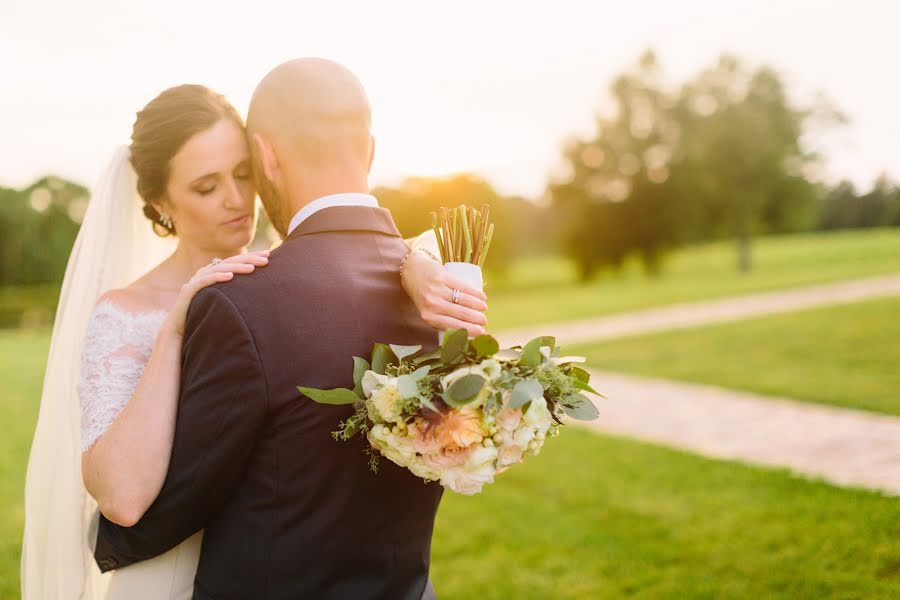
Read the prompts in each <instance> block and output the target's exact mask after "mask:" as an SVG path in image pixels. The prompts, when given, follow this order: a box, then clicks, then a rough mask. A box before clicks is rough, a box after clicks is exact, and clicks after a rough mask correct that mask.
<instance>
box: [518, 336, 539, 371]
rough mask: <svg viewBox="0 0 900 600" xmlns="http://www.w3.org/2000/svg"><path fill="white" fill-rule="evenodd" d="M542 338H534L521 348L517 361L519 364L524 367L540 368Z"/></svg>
mask: <svg viewBox="0 0 900 600" xmlns="http://www.w3.org/2000/svg"><path fill="white" fill-rule="evenodd" d="M543 339H544V338H534V339H533V340H531V341H530V342H528V343H527V344H525V347H524V348H522V358H520V359H519V364H520V365H522V366H524V367H535V368H536V367H539V366H541V360H542V356H541V346H542V344H541V341H542V340H543Z"/></svg>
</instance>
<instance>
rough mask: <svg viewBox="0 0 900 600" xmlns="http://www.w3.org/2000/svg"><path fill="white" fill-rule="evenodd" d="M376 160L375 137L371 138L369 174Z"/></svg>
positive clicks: (371, 136)
mask: <svg viewBox="0 0 900 600" xmlns="http://www.w3.org/2000/svg"><path fill="white" fill-rule="evenodd" d="M374 160H375V136H374V135H370V136H369V167H368V168H367V169H366V171H367V172H370V171H371V170H372V161H374Z"/></svg>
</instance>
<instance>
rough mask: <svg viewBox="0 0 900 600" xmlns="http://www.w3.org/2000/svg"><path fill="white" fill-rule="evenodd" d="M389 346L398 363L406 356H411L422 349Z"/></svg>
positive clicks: (420, 347)
mask: <svg viewBox="0 0 900 600" xmlns="http://www.w3.org/2000/svg"><path fill="white" fill-rule="evenodd" d="M390 346H391V350H392V351H393V352H394V356H396V357H397V360H398V361H402V360H403V359H404V358H406V357H407V356H412V355H413V354H415V353H416V352H418V351H419V350H421V349H422V346H397V345H394V344H391V345H390Z"/></svg>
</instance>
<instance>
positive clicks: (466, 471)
mask: <svg viewBox="0 0 900 600" xmlns="http://www.w3.org/2000/svg"><path fill="white" fill-rule="evenodd" d="M496 461H497V449H496V448H490V447H480V448H478V449H476V450H475V451H474V452H472V454H471V455H470V456H469V460H468V461H466V464H465V465H463V466H461V467H455V468H453V469H448V470H446V471H444V472H443V473H441V485H443V486H444V487H446V488H448V489H450V490H453V491H454V492H457V493H459V494H465V495H467V496H471V495H473V494H477V493H478V492H480V491H481V488H482V487H484V485H485V484H486V483H492V482H493V481H494V473H495V472H496V468H495V463H496Z"/></svg>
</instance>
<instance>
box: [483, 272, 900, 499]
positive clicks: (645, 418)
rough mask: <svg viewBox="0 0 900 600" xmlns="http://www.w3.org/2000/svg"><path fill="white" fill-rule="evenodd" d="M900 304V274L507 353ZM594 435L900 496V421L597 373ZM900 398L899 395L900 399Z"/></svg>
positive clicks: (506, 334)
mask: <svg viewBox="0 0 900 600" xmlns="http://www.w3.org/2000/svg"><path fill="white" fill-rule="evenodd" d="M897 295H900V275H898V274H895V275H889V276H883V277H871V278H867V279H858V280H852V281H842V282H838V283H831V284H823V285H815V286H809V287H803V288H795V289H791V290H783V291H775V292H766V293H759V294H752V295H747V296H740V297H733V298H725V299H722V300H711V301H704V302H695V303H690V304H680V305H675V306H667V307H663V308H656V309H651V310H644V311H639V312H632V313H627V314H620V315H612V316H606V317H599V318H595V319H586V320H581V321H568V322H564V323H555V324H554V323H549V324H544V325H541V326H539V327H529V328H522V329H517V330H507V331H503V332H501V333H500V335H499V336H498V337H499V338H500V341H501V343H502V345H504V346H511V345H514V344H523V343H525V342H527V341H528V340H530V339H532V338H534V337H537V336H539V335H547V334H553V335H555V336H556V338H557V342H558V343H559V344H563V345H571V344H574V343H577V342H592V341H602V340H609V339H613V338H619V337H626V336H634V335H642V334H647V333H653V332H656V331H664V330H672V329H684V328H688V327H697V326H701V325H707V324H712V323H724V322H729V321H739V320H741V319H747V318H750V317H756V316H762V315H770V314H777V313H785V312H790V311H797V310H803V309H808V308H814V307H820V306H827V305H832V304H843V303H850V302H858V301H860V300H866V299H871V298H879V297H887V296H897ZM591 383H592V385H593V386H594V387H595V388H596V389H597V390H599V391H600V392H602V393H603V394H604V395H605V396H606V397H607V399H605V400H604V399H602V398H598V399H596V400H597V406H598V408H599V410H600V418H599V419H598V420H597V421H595V422H594V423H592V424H591V425H590V426H591V427H594V428H596V429H599V430H602V431H606V432H611V433H616V434H622V435H627V436H630V437H635V438H639V439H643V440H647V441H651V442H656V443H660V444H665V445H670V446H674V447H677V448H683V449H687V450H691V451H694V452H697V453H700V454H704V455H707V456H711V457H715V458H724V459H737V460H742V461H746V462H749V463H755V464H760V465H768V466H776V467H785V468H788V469H790V470H792V471H794V472H796V473H800V474H804V475H808V476H812V477H817V478H822V479H825V480H826V481H829V482H831V483H834V484H838V485H852V486H860V487H866V488H871V489H878V490H883V491H886V492H888V493H890V494H894V495H900V418H898V417H892V416H881V415H877V414H874V413H869V412H863V411H857V410H849V409H842V408H836V407H835V408H832V407H828V406H823V405H818V404H813V403H806V402H798V401H795V400H789V399H785V398H774V397H766V396H760V395H756V394H750V393H746V392H737V391H733V390H728V389H724V388H718V387H713V386H706V385H697V384H687V383H678V382H674V381H666V380H661V379H649V378H644V377H632V376H627V375H620V374H615V373H606V372H594V373H593V378H592V381H591ZM898 393H900V391H898Z"/></svg>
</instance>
